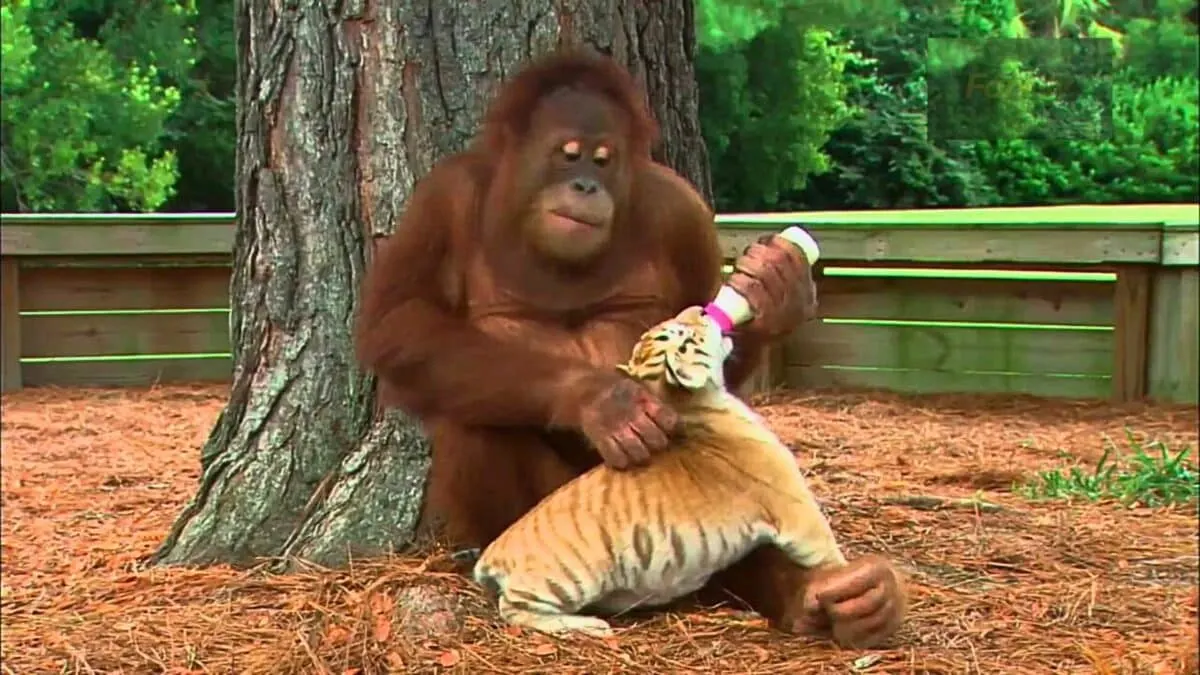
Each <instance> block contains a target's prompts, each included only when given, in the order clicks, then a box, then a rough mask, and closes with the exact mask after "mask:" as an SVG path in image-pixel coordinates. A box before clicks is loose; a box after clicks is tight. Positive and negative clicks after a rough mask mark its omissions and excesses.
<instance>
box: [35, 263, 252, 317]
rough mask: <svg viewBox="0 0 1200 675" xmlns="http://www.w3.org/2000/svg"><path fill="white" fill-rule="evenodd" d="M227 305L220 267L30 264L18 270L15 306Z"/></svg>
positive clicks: (49, 308)
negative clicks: (18, 299) (18, 292)
mask: <svg viewBox="0 0 1200 675" xmlns="http://www.w3.org/2000/svg"><path fill="white" fill-rule="evenodd" d="M216 307H219V308H224V309H228V308H229V269H228V268H221V267H126V268H87V267H67V268H63V267H36V268H31V269H26V270H24V271H23V273H22V284H21V309H22V310H23V311H26V312H31V311H58V310H134V309H137V310H145V309H209V308H216Z"/></svg>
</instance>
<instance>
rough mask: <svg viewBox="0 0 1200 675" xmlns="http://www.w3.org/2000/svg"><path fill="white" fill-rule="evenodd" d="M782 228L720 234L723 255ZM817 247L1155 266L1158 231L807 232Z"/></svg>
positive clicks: (836, 256)
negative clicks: (817, 244) (1153, 264)
mask: <svg viewBox="0 0 1200 675" xmlns="http://www.w3.org/2000/svg"><path fill="white" fill-rule="evenodd" d="M782 229H783V228H782V227H780V228H775V227H770V228H765V229H729V230H723V231H722V232H721V236H720V241H721V247H722V251H723V254H724V255H725V257H727V258H734V257H736V256H738V255H740V254H741V253H742V251H743V250H744V249H745V248H746V247H747V246H749V245H750V244H751V243H753V242H754V241H756V240H757V239H758V237H759V236H761V235H763V234H767V233H771V232H777V231H779V230H782ZM805 229H807V230H808V231H809V233H810V234H812V235H813V238H815V239H816V240H817V242H818V243H819V244H820V246H821V261H822V262H825V263H834V262H845V261H855V262H857V261H873V262H880V261H906V262H907V261H913V262H931V263H945V262H956V263H1046V264H1076V265H1083V264H1086V265H1102V264H1116V263H1157V262H1158V260H1159V256H1160V255H1161V246H1162V232H1161V231H1160V230H1159V229H1153V230H1146V229H1128V230H1102V231H1089V230H1058V229H1054V230H1051V229H1046V230H1029V229H1008V230H997V229H979V228H974V229H970V228H968V229H959V228H947V229H921V230H917V229H910V230H899V229H888V228H887V227H886V226H883V225H880V226H879V227H878V228H876V229H860V228H846V227H841V226H839V225H812V226H811V227H809V226H806V228H805Z"/></svg>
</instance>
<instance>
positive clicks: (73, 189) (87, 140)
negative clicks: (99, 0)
mask: <svg viewBox="0 0 1200 675" xmlns="http://www.w3.org/2000/svg"><path fill="white" fill-rule="evenodd" d="M76 4H79V3H76ZM155 7H156V8H157V11H158V12H161V13H164V14H176V13H178V14H186V13H187V12H189V11H191V10H190V9H189V8H188V7H187V6H186V5H184V4H180V3H172V2H163V3H159V4H156V5H155ZM72 9H77V7H74V6H72V4H71V3H66V4H65V5H64V3H54V2H50V1H49V0H11V1H9V2H6V3H5V5H4V7H3V9H2V10H0V11H2V12H3V14H2V15H0V18H2V20H3V24H4V35H3V37H4V47H3V49H4V80H3V84H2V91H0V95H2V96H3V115H2V119H0V135H2V137H3V167H2V170H3V176H2V178H0V182H2V187H0V202H2V203H0V207H2V208H3V209H4V210H5V211H13V210H21V211H100V210H124V209H134V210H139V211H152V210H155V209H157V208H159V207H160V206H161V205H162V204H163V203H164V202H166V200H167V199H168V198H169V197H170V196H171V194H172V191H173V188H174V185H175V181H176V179H177V177H178V172H177V168H176V157H175V153H173V152H171V151H170V150H167V149H164V148H163V146H162V144H161V142H160V137H161V136H162V133H163V129H164V126H165V124H166V121H167V119H168V118H169V117H170V115H171V114H172V113H173V112H174V111H175V110H176V108H177V107H178V106H179V102H180V93H179V89H178V88H176V87H173V86H169V85H166V84H164V83H163V73H162V72H161V71H160V69H159V66H158V65H157V64H156V62H155V61H154V60H153V58H147V59H139V58H134V57H126V58H119V57H118V56H117V54H116V53H115V52H114V51H111V50H110V49H108V48H107V46H106V45H105V44H103V43H102V41H100V40H97V39H94V38H89V37H81V36H80V35H79V34H78V32H77V29H76V26H75V25H74V24H73V23H72V22H71V21H69V20H68V16H67V14H66V12H69V11H71V10H72ZM136 24H137V22H136V21H135V22H134V24H132V25H136ZM131 30H132V28H131ZM134 33H135V35H136V34H137V31H136V30H135V31H134ZM110 34H113V35H116V34H118V32H117V31H116V29H113V30H112V31H110ZM121 39H122V40H131V38H129V37H121ZM172 48H174V47H173V46H172Z"/></svg>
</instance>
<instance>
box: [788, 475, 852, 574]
mask: <svg viewBox="0 0 1200 675" xmlns="http://www.w3.org/2000/svg"><path fill="white" fill-rule="evenodd" d="M772 501H773V504H772V507H773V510H774V512H775V513H774V515H775V522H776V528H777V529H776V532H775V534H774V537H773V541H772V543H774V544H775V545H776V546H778V547H779V549H780V550H782V551H783V552H784V554H785V555H787V557H788V558H789V559H790V560H791V561H792V562H794V563H795V564H797V565H799V566H800V567H803V568H806V569H811V568H814V567H824V566H826V565H835V566H841V565H845V564H846V557H845V555H843V554H842V550H841V547H840V546H838V542H837V536H836V535H835V534H834V532H833V527H832V526H831V525H830V524H829V519H828V518H826V517H825V514H824V513H822V512H821V507H820V505H819V504H817V500H816V498H815V497H813V494H812V492H811V491H809V489H808V485H807V483H805V481H804V477H803V476H801V475H799V472H797V476H796V480H795V481H794V482H793V483H792V485H791V486H789V488H788V489H787V490H785V491H783V492H780V493H777V495H776V498H775V499H774V500H772Z"/></svg>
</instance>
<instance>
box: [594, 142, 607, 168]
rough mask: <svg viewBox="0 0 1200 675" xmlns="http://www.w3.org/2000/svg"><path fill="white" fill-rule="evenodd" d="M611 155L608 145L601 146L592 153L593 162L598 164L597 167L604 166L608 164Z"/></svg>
mask: <svg viewBox="0 0 1200 675" xmlns="http://www.w3.org/2000/svg"><path fill="white" fill-rule="evenodd" d="M611 154H612V153H611V151H610V150H609V149H608V146H607V145H601V146H599V147H597V148H596V151H595V152H593V153H592V161H593V162H595V163H596V166H604V165H605V164H608V160H609V157H610V156H611Z"/></svg>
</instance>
